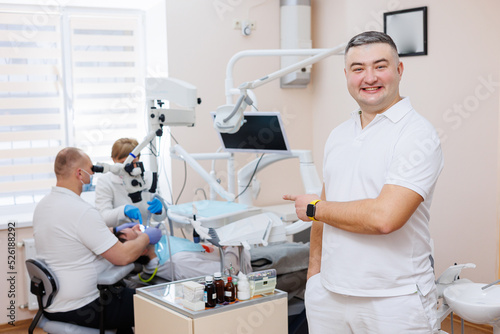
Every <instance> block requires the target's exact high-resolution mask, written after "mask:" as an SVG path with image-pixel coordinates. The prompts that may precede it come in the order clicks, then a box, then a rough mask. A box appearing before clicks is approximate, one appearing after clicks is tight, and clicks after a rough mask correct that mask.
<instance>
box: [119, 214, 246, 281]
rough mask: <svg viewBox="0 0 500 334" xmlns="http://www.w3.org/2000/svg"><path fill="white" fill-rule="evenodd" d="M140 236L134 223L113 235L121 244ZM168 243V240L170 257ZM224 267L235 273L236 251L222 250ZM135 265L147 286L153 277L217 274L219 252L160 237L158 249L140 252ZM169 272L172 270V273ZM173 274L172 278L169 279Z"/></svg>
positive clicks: (206, 246) (197, 244) (190, 276)
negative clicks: (140, 268)
mask: <svg viewBox="0 0 500 334" xmlns="http://www.w3.org/2000/svg"><path fill="white" fill-rule="evenodd" d="M139 233H140V226H139V224H136V225H134V226H132V227H129V228H124V229H122V230H121V231H120V232H118V233H116V236H117V237H118V239H119V240H120V241H121V242H126V241H128V240H134V239H135V238H137V236H138V235H139ZM168 241H170V251H171V253H172V256H171V258H170V256H169V254H170V252H169V249H168V248H169V247H168ZM223 253H224V265H225V267H226V268H227V269H229V268H231V267H232V270H234V273H238V272H239V270H240V269H241V268H240V259H239V253H238V249H237V248H235V247H224V250H223ZM242 254H243V255H242V256H243V258H244V261H243V263H244V266H245V268H244V270H246V271H245V272H250V271H251V266H250V256H249V254H248V253H247V252H243V253H242ZM137 263H139V264H141V265H142V266H143V268H142V270H143V273H141V274H139V275H140V276H139V277H140V278H141V281H142V282H143V283H150V282H151V281H153V278H154V277H157V278H160V279H163V280H166V281H174V280H181V279H187V278H192V277H198V276H206V275H213V274H214V273H215V272H219V271H221V266H220V255H219V250H218V249H217V248H216V247H214V246H212V245H202V244H199V243H194V242H192V241H190V240H187V239H183V238H177V237H173V236H169V237H168V239H167V236H166V235H164V236H163V237H162V240H160V242H159V243H158V246H155V245H150V246H149V247H147V248H146V250H145V251H144V254H143V255H142V256H141V257H140V258H139V260H138V261H137ZM172 269H173V270H172ZM172 274H173V276H172Z"/></svg>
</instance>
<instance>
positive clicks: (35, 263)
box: [26, 259, 134, 334]
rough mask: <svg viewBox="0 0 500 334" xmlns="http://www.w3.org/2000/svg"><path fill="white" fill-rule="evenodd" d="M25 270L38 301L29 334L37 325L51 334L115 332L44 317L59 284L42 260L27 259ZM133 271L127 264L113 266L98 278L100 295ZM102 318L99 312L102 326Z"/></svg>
mask: <svg viewBox="0 0 500 334" xmlns="http://www.w3.org/2000/svg"><path fill="white" fill-rule="evenodd" d="M26 268H27V270H28V274H29V277H30V280H31V284H30V291H31V293H33V294H34V295H35V296H37V300H38V312H37V313H36V315H35V317H34V318H33V321H32V322H31V325H30V327H29V330H28V333H29V334H33V331H34V329H35V327H37V325H38V327H40V328H42V329H43V330H44V331H45V332H47V333H52V334H70V333H71V334H99V333H105V334H113V333H115V332H116V331H115V330H103V329H102V328H101V329H98V328H90V327H84V326H78V325H75V324H71V323H67V322H60V321H52V320H49V319H47V318H46V317H44V316H43V312H44V310H45V308H47V307H49V306H50V305H51V304H52V301H53V300H54V297H55V295H56V294H57V291H58V288H59V283H58V282H57V278H56V276H55V275H54V273H53V272H52V271H51V270H50V268H49V267H48V266H47V265H46V264H45V262H43V261H42V260H39V259H28V260H26ZM133 269H134V265H133V264H128V265H126V266H114V267H112V268H110V269H109V270H107V271H105V272H104V273H102V274H101V275H100V276H99V277H98V282H97V283H98V287H99V290H100V291H101V293H102V291H104V287H106V286H109V285H112V284H115V283H117V282H119V281H120V280H121V279H122V278H123V277H125V276H126V275H127V274H128V273H130V272H131V271H132V270H133ZM103 311H104V310H103ZM103 316H104V315H103V314H102V312H101V324H103V320H104V318H103ZM101 327H102V326H101Z"/></svg>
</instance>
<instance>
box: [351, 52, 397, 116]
mask: <svg viewBox="0 0 500 334" xmlns="http://www.w3.org/2000/svg"><path fill="white" fill-rule="evenodd" d="M344 71H345V75H346V79H347V88H348V90H349V93H350V94H351V96H352V97H353V98H354V99H355V100H356V102H357V103H358V104H359V107H360V108H361V110H362V111H363V114H368V115H371V117H372V118H373V117H375V115H376V114H380V113H383V112H384V111H386V110H387V109H389V108H390V107H391V106H392V105H394V104H395V103H397V102H398V101H399V100H401V97H400V95H399V82H400V81H401V76H402V74H403V63H401V62H400V61H399V57H398V55H397V53H396V51H395V50H394V49H393V48H391V46H390V45H389V44H386V43H372V44H364V45H360V46H355V47H351V48H350V49H349V50H348V52H347V54H346V55H345V69H344Z"/></svg>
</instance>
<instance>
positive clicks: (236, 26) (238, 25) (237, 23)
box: [233, 19, 241, 30]
mask: <svg viewBox="0 0 500 334" xmlns="http://www.w3.org/2000/svg"><path fill="white" fill-rule="evenodd" d="M233 29H234V30H240V29H241V21H240V20H237V19H234V20H233Z"/></svg>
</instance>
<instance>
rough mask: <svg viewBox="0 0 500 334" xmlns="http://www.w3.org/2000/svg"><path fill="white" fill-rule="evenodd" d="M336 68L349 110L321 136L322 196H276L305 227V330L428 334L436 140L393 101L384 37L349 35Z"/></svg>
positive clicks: (434, 326) (396, 78)
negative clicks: (291, 204) (351, 102)
mask: <svg viewBox="0 0 500 334" xmlns="http://www.w3.org/2000/svg"><path fill="white" fill-rule="evenodd" d="M344 72H345V77H346V79H347V88H348V90H349V93H350V94H351V96H352V97H353V98H354V99H355V100H356V102H357V103H358V105H359V109H356V110H355V111H354V112H352V114H351V118H350V119H349V120H348V121H346V122H344V123H342V124H341V125H339V126H338V127H336V128H335V129H334V130H333V131H332V132H331V133H330V136H329V137H328V140H327V142H326V145H325V151H324V161H323V180H324V186H323V192H322V195H321V197H318V196H316V195H285V196H283V198H284V199H286V200H292V201H295V209H296V212H297V215H298V217H299V219H302V220H306V221H307V220H312V221H313V223H312V228H311V247H310V258H309V268H308V281H307V285H306V294H305V305H306V313H307V319H308V323H309V331H310V333H314V334H323V333H356V334H359V333H367V334H368V333H383V334H388V333H419V334H420V333H421V334H424V333H425V334H429V333H437V332H438V329H439V325H440V324H438V321H437V315H436V308H437V306H436V303H437V293H436V287H435V284H434V281H435V277H434V272H433V268H432V258H431V245H430V242H431V237H430V232H429V219H430V215H429V211H430V206H431V202H432V197H433V192H434V188H435V185H436V182H437V179H438V176H439V174H440V172H441V170H442V168H443V156H442V152H441V146H440V141H439V137H438V134H437V132H436V131H435V129H434V127H433V126H432V125H431V124H430V123H429V122H428V121H427V120H426V119H424V118H423V117H422V116H421V115H420V114H418V113H417V112H416V111H415V109H413V107H412V105H411V103H410V99H409V98H408V97H404V98H403V97H401V96H400V93H399V84H400V81H401V77H402V75H403V63H402V62H401V61H400V60H399V56H398V51H397V48H396V45H395V44H394V42H393V40H392V39H391V38H390V37H389V36H388V35H386V34H384V33H381V32H375V31H369V32H364V33H361V34H359V35H357V36H354V37H353V38H352V39H351V40H350V41H349V43H348V45H347V47H346V50H345V69H344Z"/></svg>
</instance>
